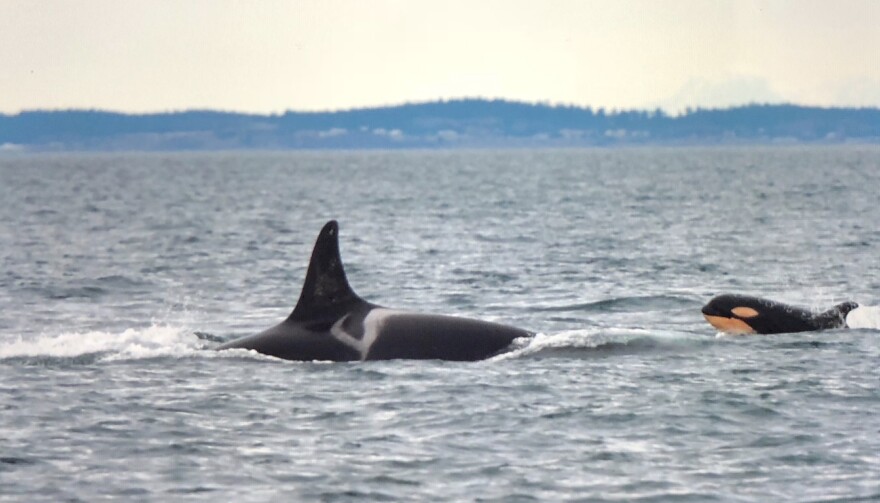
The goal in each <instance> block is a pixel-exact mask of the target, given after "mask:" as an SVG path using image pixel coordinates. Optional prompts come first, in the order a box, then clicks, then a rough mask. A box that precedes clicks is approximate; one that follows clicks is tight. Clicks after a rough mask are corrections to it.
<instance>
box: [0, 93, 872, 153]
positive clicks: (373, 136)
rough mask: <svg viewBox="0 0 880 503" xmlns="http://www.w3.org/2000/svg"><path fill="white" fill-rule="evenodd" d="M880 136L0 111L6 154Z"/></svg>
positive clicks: (502, 108) (845, 114) (788, 109)
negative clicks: (63, 151)
mask: <svg viewBox="0 0 880 503" xmlns="http://www.w3.org/2000/svg"><path fill="white" fill-rule="evenodd" d="M779 142H789V143H841V142H871V143H880V109H876V108H864V109H854V108H817V107H803V106H796V105H749V106H742V107H734V108H727V109H718V110H705V109H695V110H688V111H687V113H685V114H683V115H679V116H670V115H667V114H664V113H663V112H662V111H660V110H656V111H606V110H603V109H601V108H600V109H595V110H594V109H591V108H580V107H573V106H552V105H546V104H529V103H520V102H511V101H500V100H482V99H467V100H454V101H436V102H429V103H416V104H405V105H398V106H388V107H379V108H365V109H358V110H347V111H338V112H287V113H284V114H281V115H253V114H239V113H227V112H216V111H185V112H171V113H158V114H122V113H114V112H104V111H86V110H69V111H28V112H22V113H19V114H15V115H0V152H2V151H13V150H28V151H34V150H35V151H55V150H219V149H357V148H455V147H469V148H481V147H529V146H535V147H557V146H567V147H578V146H613V145H670V144H671V145H682V144H687V145H706V144H709V145H717V144H749V143H779Z"/></svg>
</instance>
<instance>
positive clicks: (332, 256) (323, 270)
mask: <svg viewBox="0 0 880 503" xmlns="http://www.w3.org/2000/svg"><path fill="white" fill-rule="evenodd" d="M352 302H363V300H362V299H361V298H360V297H358V296H357V294H356V293H354V291H353V290H352V289H351V286H350V285H349V284H348V278H346V277H345V270H344V269H343V267H342V259H341V258H340V255H339V225H338V224H337V223H336V221H335V220H331V221H329V222H327V224H326V225H324V228H323V229H321V233H320V234H318V240H317V241H316V242H315V248H314V249H313V250H312V258H311V260H310V261H309V271H308V273H306V281H305V284H303V289H302V292H301V293H300V295H299V300H298V301H297V303H296V307H295V308H293V312H292V313H291V314H290V316H289V317H288V318H287V319H288V320H289V321H308V320H313V319H315V318H320V317H322V315H324V314H329V313H330V312H333V311H336V309H337V308H340V307H343V306H347V305H350V304H351V303H352Z"/></svg>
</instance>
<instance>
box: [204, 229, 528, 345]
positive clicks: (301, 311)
mask: <svg viewBox="0 0 880 503" xmlns="http://www.w3.org/2000/svg"><path fill="white" fill-rule="evenodd" d="M338 234H339V226H338V224H337V223H336V221H330V222H328V223H327V224H326V225H324V228H323V229H321V233H320V234H319V235H318V239H317V241H316V242H315V248H314V249H313V250H312V258H311V261H310V262H309V268H308V272H307V273H306V280H305V283H304V284H303V289H302V292H301V293H300V297H299V301H298V302H297V303H296V307H294V309H293V312H292V313H291V314H290V316H288V317H287V319H286V320H284V321H282V322H281V323H279V324H278V325H275V326H274V327H272V328H269V329H268V330H266V331H264V332H261V333H258V334H256V335H251V336H247V337H243V338H241V339H237V340H234V341H231V342H227V343H225V344H223V345H221V346H219V347H218V348H217V349H218V350H223V349H233V348H241V349H251V350H254V351H257V352H258V353H262V354H266V355H271V356H275V357H277V358H283V359H285V360H300V361H311V360H323V361H328V360H329V361H357V360H390V359H438V360H458V361H474V360H482V359H485V358H489V357H491V356H494V355H496V354H499V353H501V352H503V351H504V350H505V349H506V348H507V347H508V346H510V343H511V342H513V340H514V339H518V338H520V337H530V336H532V335H534V334H532V333H531V332H528V331H526V330H522V329H519V328H514V327H509V326H506V325H501V324H498V323H490V322H486V321H479V320H473V319H467V318H458V317H454V316H443V315H431V314H416V313H408V312H405V311H397V310H393V309H387V308H384V307H381V306H378V305H376V304H372V303H369V302H367V301H365V300H363V299H361V298H360V297H359V296H358V295H357V294H356V293H354V290H352V288H351V286H350V285H349V284H348V279H347V278H346V276H345V270H344V269H343V266H342V259H341V257H340V254H339V237H338Z"/></svg>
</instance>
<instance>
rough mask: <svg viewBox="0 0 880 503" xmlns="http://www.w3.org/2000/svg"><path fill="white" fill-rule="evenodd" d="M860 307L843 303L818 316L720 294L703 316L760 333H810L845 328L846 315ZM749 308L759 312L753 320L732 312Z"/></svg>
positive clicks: (767, 302)
mask: <svg viewBox="0 0 880 503" xmlns="http://www.w3.org/2000/svg"><path fill="white" fill-rule="evenodd" d="M858 306H859V305H858V304H856V303H855V302H844V303H842V304H838V305H836V306H834V307H832V308H831V309H829V310H827V311H824V312H822V313H819V314H815V313H813V312H812V311H810V310H808V309H804V308H801V307H796V306H790V305H787V304H782V303H780V302H774V301H772V300H768V299H761V298H758V297H750V296H747V295H732V294H726V295H719V296H717V297H715V298H714V299H712V300H710V301H709V303H708V304H706V305H705V306H703V309H702V311H703V314H705V315H708V316H720V317H724V318H733V319H737V320H741V321H743V322H744V323H746V324H748V325H749V326H750V327H752V328H753V329H754V330H755V332H756V333H759V334H781V333H794V332H809V331H814V330H828V329H834V328H845V327H846V315H847V314H849V312H850V311H852V310H853V309H855V308H857V307H858ZM737 307H747V308H751V309H754V310H755V311H757V312H758V315H757V316H754V317H750V318H749V317H741V316H737V315H736V314H734V313H733V312H732V310H733V309H735V308H737Z"/></svg>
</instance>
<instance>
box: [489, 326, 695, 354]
mask: <svg viewBox="0 0 880 503" xmlns="http://www.w3.org/2000/svg"><path fill="white" fill-rule="evenodd" d="M642 338H651V339H656V340H658V341H659V340H666V341H671V340H685V339H689V338H690V337H689V336H687V335H685V334H683V333H681V332H669V331H657V330H645V329H641V328H623V327H591V328H588V329H579V330H567V331H565V332H559V333H556V334H541V333H539V334H537V335H535V336H534V337H532V338H525V337H524V338H521V339H517V340H515V341H514V342H513V350H512V351H508V352H506V353H503V354H500V355H498V356H496V357H494V358H492V359H491V360H490V361H494V360H507V359H510V358H519V357H522V356H528V355H532V354H535V353H539V352H541V351H545V350H548V349H565V348H570V349H578V348H586V349H590V348H598V347H601V346H604V345H606V344H609V343H620V344H627V343H629V342H630V341H632V340H635V339H642Z"/></svg>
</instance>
